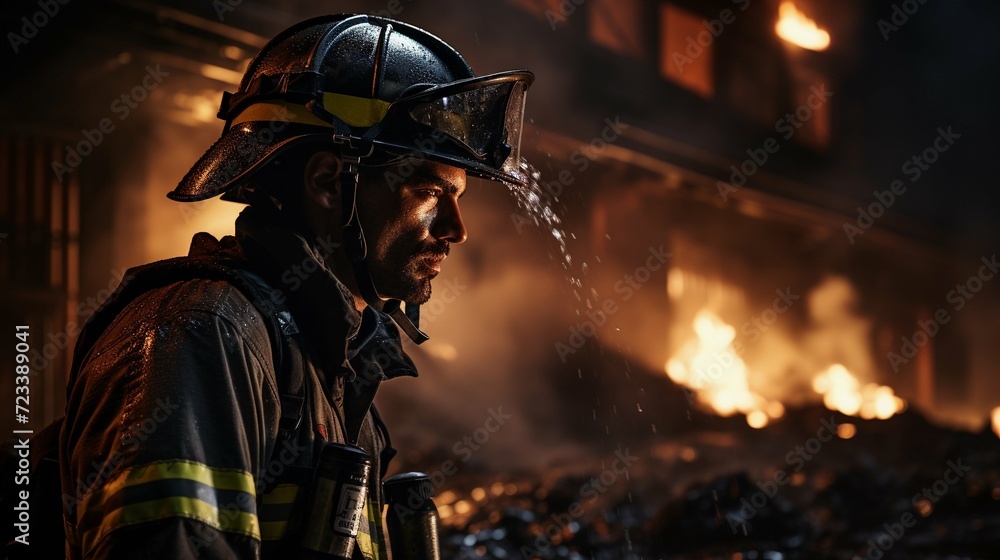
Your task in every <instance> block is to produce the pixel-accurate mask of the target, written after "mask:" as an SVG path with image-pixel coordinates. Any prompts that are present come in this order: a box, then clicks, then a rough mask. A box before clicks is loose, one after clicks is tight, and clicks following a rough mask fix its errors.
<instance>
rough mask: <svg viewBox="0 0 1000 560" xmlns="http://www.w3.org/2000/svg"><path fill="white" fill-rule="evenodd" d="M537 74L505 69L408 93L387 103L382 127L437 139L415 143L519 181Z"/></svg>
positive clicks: (499, 177)
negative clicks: (528, 96) (527, 105)
mask: <svg viewBox="0 0 1000 560" xmlns="http://www.w3.org/2000/svg"><path fill="white" fill-rule="evenodd" d="M533 79H534V76H533V75H532V74H531V73H530V72H523V71H518V72H504V73H501V74H494V75H492V76H484V77H481V78H473V79H471V80H463V81H460V82H454V83H451V84H447V85H443V86H437V87H431V88H429V89H423V90H421V91H418V92H416V93H412V94H405V93H404V95H403V96H402V97H401V98H400V99H399V100H397V101H396V102H395V103H393V105H392V107H391V108H390V109H389V112H388V114H387V115H386V119H385V121H384V127H383V128H384V129H385V130H393V129H403V130H410V131H414V132H417V134H418V135H420V136H423V137H430V138H432V139H434V145H433V146H427V145H426V142H425V143H423V144H417V150H416V151H418V152H421V153H425V154H427V155H428V156H431V157H434V156H437V157H439V158H441V159H443V160H446V161H448V162H450V163H454V164H456V165H458V166H460V167H464V168H466V169H467V170H468V171H470V172H472V173H474V174H476V175H480V176H484V177H487V178H491V179H496V180H501V181H504V182H512V183H521V182H523V180H521V179H520V178H519V177H518V174H517V173H516V171H517V169H518V165H519V162H520V143H521V129H522V127H523V122H524V100H525V93H526V91H527V89H528V86H530V85H531V82H532V81H533ZM379 140H381V138H378V137H377V138H376V143H378V141H379ZM428 148H431V149H428Z"/></svg>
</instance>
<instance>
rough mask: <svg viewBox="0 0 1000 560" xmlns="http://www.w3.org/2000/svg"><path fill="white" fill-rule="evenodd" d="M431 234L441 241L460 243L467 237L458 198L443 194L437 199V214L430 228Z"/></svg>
mask: <svg viewBox="0 0 1000 560" xmlns="http://www.w3.org/2000/svg"><path fill="white" fill-rule="evenodd" d="M431 235H433V236H434V237H435V238H436V239H439V240H441V241H447V242H449V243H462V242H464V241H465V240H466V239H468V238H469V232H468V231H466V230H465V222H463V221H462V212H461V211H460V210H459V209H458V198H457V197H452V196H443V197H441V198H439V199H438V214H437V218H436V219H435V220H434V224H433V226H432V229H431Z"/></svg>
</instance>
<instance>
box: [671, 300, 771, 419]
mask: <svg viewBox="0 0 1000 560" xmlns="http://www.w3.org/2000/svg"><path fill="white" fill-rule="evenodd" d="M694 331H695V334H696V335H697V338H694V339H692V340H689V341H688V342H687V343H686V344H684V346H683V347H682V348H681V349H680V351H679V352H678V353H677V355H676V356H674V357H673V358H670V360H668V361H667V364H666V370H667V375H669V376H670V379H672V380H674V382H676V383H679V384H681V385H684V386H685V387H688V388H690V389H692V390H694V391H695V392H696V393H697V395H698V400H699V401H700V402H701V403H703V404H705V405H708V406H709V407H710V408H711V409H712V410H714V411H715V412H717V413H719V414H721V415H723V416H731V415H733V414H736V413H737V412H740V413H743V414H745V415H746V418H747V424H749V425H750V426H751V427H753V428H763V427H764V426H766V425H767V424H768V422H770V420H771V419H774V418H780V417H781V416H782V415H784V413H785V408H784V406H782V405H781V403H777V402H768V401H767V399H765V398H764V397H762V396H760V395H758V394H756V393H754V392H753V391H751V390H750V384H749V380H748V377H747V373H748V371H747V366H746V364H745V363H744V362H743V360H742V359H740V357H739V355H737V353H736V352H735V351H734V350H733V348H732V347H731V346H730V344H731V343H732V342H733V339H734V338H735V337H736V329H735V328H733V327H732V326H730V325H727V324H726V323H724V322H723V321H722V319H720V318H719V317H718V316H716V315H715V314H714V313H712V312H711V311H707V310H702V311H701V312H699V313H698V315H697V316H696V317H695V319H694Z"/></svg>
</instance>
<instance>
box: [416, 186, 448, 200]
mask: <svg viewBox="0 0 1000 560" xmlns="http://www.w3.org/2000/svg"><path fill="white" fill-rule="evenodd" d="M441 194H442V192H441V189H436V188H428V189H419V190H417V196H419V197H420V198H426V199H430V198H438V197H439V196H441Z"/></svg>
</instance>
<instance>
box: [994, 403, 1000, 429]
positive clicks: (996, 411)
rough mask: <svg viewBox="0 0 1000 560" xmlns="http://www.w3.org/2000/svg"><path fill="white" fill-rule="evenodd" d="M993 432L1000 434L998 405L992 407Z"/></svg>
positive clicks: (999, 410) (999, 409)
mask: <svg viewBox="0 0 1000 560" xmlns="http://www.w3.org/2000/svg"><path fill="white" fill-rule="evenodd" d="M993 433H995V434H996V435H997V436H1000V406H998V407H996V408H994V409H993Z"/></svg>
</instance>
